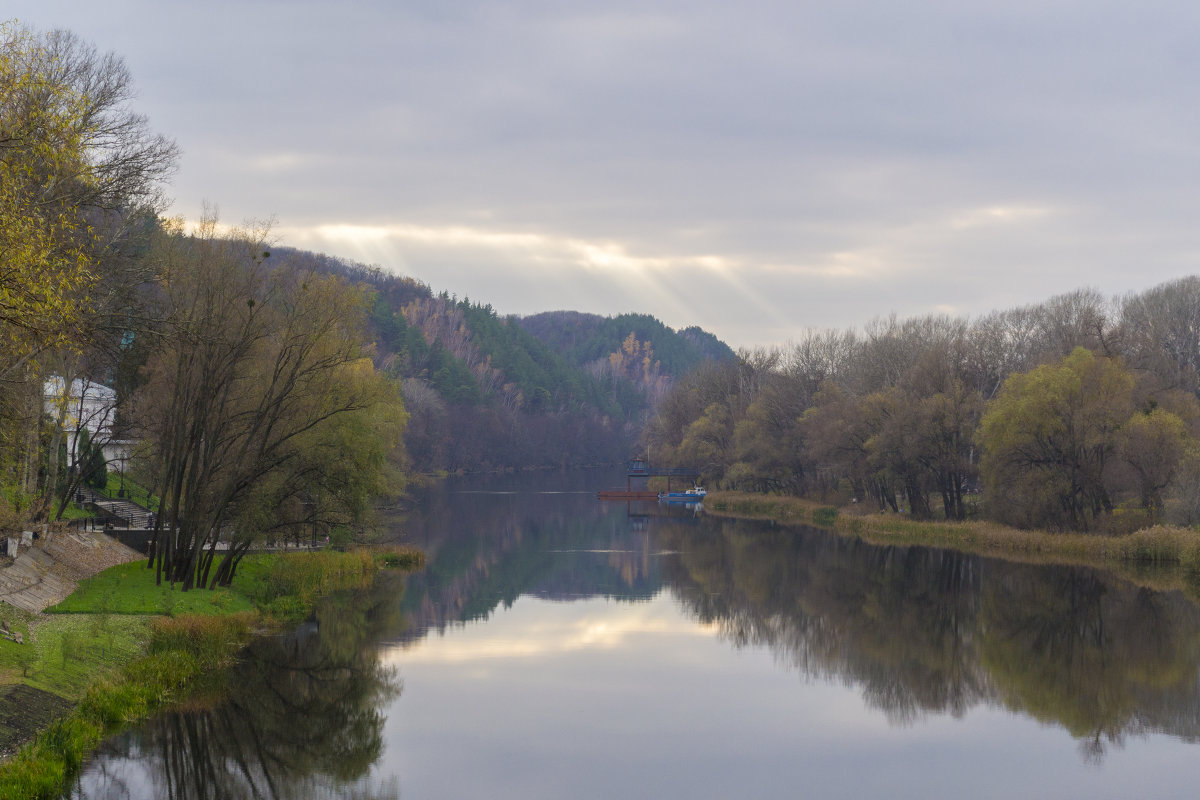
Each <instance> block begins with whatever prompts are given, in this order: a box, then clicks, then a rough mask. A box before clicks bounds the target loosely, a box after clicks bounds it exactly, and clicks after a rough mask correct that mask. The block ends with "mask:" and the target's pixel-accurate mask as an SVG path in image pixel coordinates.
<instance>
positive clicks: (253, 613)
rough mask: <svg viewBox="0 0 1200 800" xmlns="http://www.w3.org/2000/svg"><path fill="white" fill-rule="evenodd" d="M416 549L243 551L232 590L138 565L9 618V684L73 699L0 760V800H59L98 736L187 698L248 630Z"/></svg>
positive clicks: (298, 611)
mask: <svg viewBox="0 0 1200 800" xmlns="http://www.w3.org/2000/svg"><path fill="white" fill-rule="evenodd" d="M416 558H419V556H413V555H407V556H406V555H403V554H401V553H400V552H399V551H396V552H392V553H391V555H390V556H389V555H388V553H387V552H386V551H385V553H382V554H376V553H372V552H369V551H355V552H350V553H337V552H330V551H322V552H313V553H295V554H287V555H266V556H257V557H251V558H248V559H246V561H245V562H244V563H243V565H242V567H241V568H239V570H238V574H237V577H236V578H235V580H234V585H233V587H232V588H231V589H227V590H219V591H218V592H209V591H208V590H194V591H191V592H186V593H185V592H179V591H174V592H172V591H170V590H164V589H163V587H159V586H155V585H154V572H153V571H152V570H148V569H145V563H144V562H140V563H135V564H126V565H121V566H119V567H114V568H112V569H110V570H106V571H105V572H103V573H100V574H99V575H97V576H94V577H93V578H90V579H88V580H87V581H84V582H83V583H81V584H80V587H79V589H78V590H77V591H76V592H75V593H74V594H72V595H71V597H69V598H67V599H66V600H65V601H64V602H63V603H61V604H60V605H59V606H57V607H56V608H55V609H54V611H55V613H53V614H47V615H44V616H40V617H38V616H35V615H24V616H20V615H14V616H13V621H12V622H11V623H10V628H11V629H13V630H17V631H20V632H22V634H23V636H24V638H25V640H26V642H27V644H24V645H18V644H16V643H14V642H11V641H7V640H0V670H3V674H4V675H6V677H7V679H8V680H9V682H12V683H15V682H21V683H27V684H29V685H33V686H36V687H38V688H39V689H42V690H44V691H47V692H50V693H53V694H54V695H57V696H59V697H63V698H66V699H67V700H72V701H77V704H76V705H75V707H74V709H73V710H72V711H70V712H69V713H68V714H66V715H65V716H63V717H61V718H59V719H57V720H56V721H54V722H53V723H52V724H50V725H49V726H48V727H47V728H45V729H44V730H43V731H42V732H41V733H40V734H38V735H37V737H36V738H35V739H34V740H33V741H32V742H30V743H29V744H27V745H25V746H24V747H22V748H21V749H20V751H19V752H17V754H16V755H15V756H13V757H12V758H11V759H10V760H8V761H6V762H5V763H3V764H0V800H8V799H9V798H13V799H14V800H15V799H16V798H20V800H34V799H35V798H57V797H60V796H61V794H62V792H63V791H64V790H65V788H66V787H67V786H68V785H69V782H70V781H71V780H72V779H73V777H74V776H75V774H76V773H77V772H78V769H79V767H80V765H81V764H82V763H83V760H84V759H85V758H86V757H87V755H88V754H89V753H90V752H91V751H92V750H93V749H95V747H96V746H97V745H99V744H100V742H102V741H103V740H104V739H105V738H107V737H109V736H111V735H113V734H114V733H116V732H117V731H119V730H120V729H121V728H122V727H124V726H125V725H127V724H129V723H131V722H135V721H137V720H140V719H144V718H146V717H148V716H150V715H152V714H154V713H156V712H158V711H161V710H164V709H166V708H168V707H170V706H171V705H172V704H175V703H178V702H180V701H182V700H184V699H186V698H187V697H188V696H189V695H190V694H191V693H192V692H194V691H195V690H196V689H197V688H198V684H199V682H200V681H201V680H202V679H203V678H204V677H205V676H212V675H214V674H220V673H221V672H223V671H224V670H225V669H226V668H227V667H228V666H229V665H231V664H232V663H233V662H234V661H235V660H236V658H237V654H238V653H239V652H240V651H241V649H242V648H243V647H244V646H245V644H246V643H247V642H248V641H249V638H250V636H251V635H252V633H253V632H255V631H260V630H263V629H264V628H267V629H269V628H271V627H277V626H280V625H284V624H289V623H293V622H296V621H297V620H299V619H302V618H303V617H304V616H305V615H306V614H307V613H308V612H309V610H310V609H311V607H312V605H313V603H314V602H315V601H316V600H317V598H319V597H320V596H322V595H324V594H328V593H331V592H334V591H338V590H341V589H349V588H357V587H361V586H364V585H366V584H367V582H368V581H370V580H371V579H372V577H373V576H374V573H375V571H376V570H377V569H379V568H380V566H387V565H388V563H387V562H388V560H402V561H405V562H409V561H411V560H413V559H416ZM68 612H69V613H68ZM22 659H23V660H24V662H28V663H26V666H25V669H24V672H23V673H22V672H21V668H22ZM59 662H61V666H60V664H59ZM31 670H32V672H33V674H32V675H31V674H30V672H31ZM97 676H100V677H99V679H97Z"/></svg>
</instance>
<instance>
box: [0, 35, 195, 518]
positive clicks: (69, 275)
mask: <svg viewBox="0 0 1200 800" xmlns="http://www.w3.org/2000/svg"><path fill="white" fill-rule="evenodd" d="M132 95H133V88H132V80H131V77H130V74H129V71H128V70H127V69H126V67H125V65H124V63H123V62H122V61H121V59H120V58H119V57H117V56H115V55H113V54H111V53H108V54H104V53H100V52H98V51H97V50H96V48H95V47H93V46H91V45H89V44H87V43H85V42H83V41H82V40H80V39H79V38H78V37H77V36H75V35H74V34H72V33H70V32H68V31H61V30H59V31H51V32H49V33H35V32H33V31H30V30H28V29H25V28H22V27H19V26H17V25H16V24H15V23H4V24H0V387H2V388H3V391H0V472H2V474H0V482H2V483H5V484H9V485H15V486H17V487H20V488H21V489H24V490H26V491H33V490H35V489H37V490H39V491H40V493H41V500H40V503H39V504H38V505H39V507H40V509H41V511H40V512H39V513H44V511H45V509H47V508H48V507H49V501H50V499H51V495H52V493H53V491H54V488H55V486H56V485H57V483H58V482H57V481H56V480H55V479H54V477H53V476H56V475H58V474H59V473H60V471H61V470H62V468H63V465H60V464H58V463H57V458H58V454H59V453H60V452H62V450H63V449H64V448H63V444H64V441H63V433H64V432H63V430H62V428H61V425H57V424H55V422H54V421H53V420H52V421H51V425H50V428H51V430H50V431H49V436H50V439H51V441H50V443H49V445H48V446H45V447H43V446H42V444H41V443H40V442H39V427H40V420H41V405H42V391H41V388H42V380H43V378H45V377H47V376H48V375H50V374H59V375H60V376H61V377H63V378H65V380H66V382H67V383H70V382H71V381H72V380H73V379H74V378H76V377H85V378H86V377H89V376H88V374H87V372H88V371H89V369H90V371H91V372H96V373H103V372H105V371H106V369H107V368H109V367H111V366H112V363H111V360H110V361H108V362H106V363H99V362H100V361H101V360H102V359H97V358H95V357H92V358H91V359H90V360H91V362H92V363H91V365H90V368H89V366H88V365H87V364H86V363H85V360H86V359H85V356H86V355H87V354H88V353H89V351H92V352H99V349H100V348H98V347H97V345H98V343H100V342H101V341H102V340H104V339H105V338H107V339H109V340H111V341H116V340H119V339H120V338H121V335H122V331H121V330H120V328H121V327H122V326H123V325H125V324H127V319H128V316H129V315H128V314H127V313H126V312H127V311H128V308H129V305H128V304H129V301H130V298H131V296H132V295H133V294H134V293H136V291H137V287H138V286H139V285H140V283H142V281H143V280H144V273H143V272H141V271H140V267H139V268H134V269H133V270H132V271H130V270H129V269H128V268H129V267H130V266H131V265H132V264H133V263H134V261H136V259H135V258H132V257H131V251H132V250H133V249H134V248H133V247H131V245H130V243H131V240H132V239H133V238H134V237H133V236H132V233H133V232H134V231H135V230H137V231H141V230H144V229H145V225H146V221H147V219H150V218H152V217H153V214H154V213H155V211H157V210H158V209H159V208H160V207H161V194H160V192H161V186H162V181H163V180H164V179H165V178H166V177H167V176H168V175H169V174H170V172H171V171H172V169H173V168H174V164H175V159H176V156H177V149H176V147H175V145H174V143H173V142H171V141H170V140H168V139H166V138H165V137H163V136H161V135H158V134H155V133H154V132H153V131H151V130H150V127H149V125H148V123H147V120H146V119H145V118H144V117H143V116H141V115H138V114H136V113H135V112H134V111H132V110H131V108H130V105H129V101H130V100H131V98H132ZM112 354H113V353H112V351H109V353H108V355H110V356H111V355H112ZM66 449H67V450H75V449H78V442H70V443H69V446H68V447H67V448H66ZM43 461H44V463H42V462H43ZM39 473H40V474H41V476H42V480H41V482H40V485H38V481H37V476H38V474H39ZM60 500H61V498H60Z"/></svg>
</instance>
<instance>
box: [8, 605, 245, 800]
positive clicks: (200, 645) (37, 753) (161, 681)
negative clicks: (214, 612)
mask: <svg viewBox="0 0 1200 800" xmlns="http://www.w3.org/2000/svg"><path fill="white" fill-rule="evenodd" d="M253 621H254V615H253V614H250V613H243V614H234V615H231V616H227V617H213V616H187V617H179V618H177V619H170V618H163V617H157V618H154V619H153V621H150V622H148V623H147V628H148V630H149V634H150V635H149V642H148V646H147V648H146V650H147V652H146V654H145V655H143V656H142V657H141V658H138V659H136V660H133V661H130V662H129V663H127V664H125V665H124V667H123V668H122V669H121V670H120V672H119V673H114V674H111V675H110V677H106V678H103V679H101V680H98V681H96V682H94V683H92V684H91V685H90V686H89V687H88V689H87V691H86V692H84V693H83V696H82V699H81V700H80V702H79V705H77V706H76V707H75V710H74V711H72V712H71V713H69V714H68V715H66V716H65V717H62V718H61V719H59V720H57V721H56V722H54V723H52V724H51V725H50V726H49V727H48V728H46V729H45V730H44V731H42V733H41V734H39V735H38V737H37V738H36V739H35V740H34V741H32V742H31V743H29V744H28V745H26V746H25V747H23V748H21V750H20V751H19V752H18V753H17V754H16V755H15V756H14V757H13V758H12V759H11V760H9V761H7V762H5V763H4V764H0V800H10V799H11V800H18V799H19V800H42V799H43V798H44V799H45V800H51V799H52V798H58V797H61V796H62V795H63V793H64V791H65V790H66V789H67V788H68V787H69V785H70V782H71V780H72V778H73V777H74V775H75V774H76V773H77V772H78V770H79V768H80V765H81V764H82V763H83V760H84V758H86V756H87V754H88V753H90V752H91V751H92V750H93V749H94V748H95V747H96V746H97V745H98V744H99V743H100V742H102V741H103V740H104V739H105V737H107V736H110V735H112V734H113V733H115V732H117V731H118V730H120V729H121V728H122V727H123V726H124V725H127V724H128V723H130V722H133V721H135V720H139V719H144V718H145V717H147V716H149V715H150V714H152V713H154V712H156V711H159V710H161V709H164V708H167V707H169V706H170V705H171V704H172V703H174V702H177V701H179V700H182V699H183V698H184V697H186V695H187V692H188V687H189V686H190V685H192V684H193V683H194V682H195V681H197V680H198V679H201V678H203V677H204V676H206V675H207V676H212V675H214V674H219V673H220V671H222V670H223V669H224V668H225V667H227V666H228V665H229V664H231V663H232V661H233V659H234V657H235V656H236V654H237V652H238V651H239V650H240V649H241V648H242V647H243V646H245V644H246V642H247V641H248V640H249V637H250V631H251V629H252V623H253Z"/></svg>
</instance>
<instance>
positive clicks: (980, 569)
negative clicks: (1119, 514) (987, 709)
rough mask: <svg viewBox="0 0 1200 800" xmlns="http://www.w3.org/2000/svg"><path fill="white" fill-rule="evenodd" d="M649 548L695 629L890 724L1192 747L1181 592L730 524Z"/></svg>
mask: <svg viewBox="0 0 1200 800" xmlns="http://www.w3.org/2000/svg"><path fill="white" fill-rule="evenodd" d="M659 535H660V538H659V546H661V547H664V548H673V549H677V550H679V551H680V553H681V555H680V558H679V560H678V561H676V562H674V563H673V564H672V565H671V566H670V567H669V568H668V569H667V570H666V571H665V575H664V577H665V579H666V581H667V582H668V584H669V585H671V587H672V589H673V590H674V592H675V593H676V594H677V595H678V596H679V597H680V598H681V599H682V601H683V603H684V605H685V606H686V607H687V608H689V610H690V611H691V612H692V613H693V614H695V615H696V616H697V617H698V618H699V619H700V620H701V621H703V622H706V623H715V624H717V625H718V626H719V628H720V630H721V631H722V634H723V636H725V638H727V639H728V640H729V641H730V642H732V643H733V644H734V645H735V646H737V647H741V646H745V645H756V646H766V647H769V648H770V649H771V650H772V652H773V653H774V654H775V656H776V658H777V659H778V660H779V662H780V663H782V664H785V665H787V666H789V667H791V668H793V669H796V670H798V671H799V672H801V673H802V674H805V675H809V676H814V677H822V678H830V679H834V680H839V681H842V682H845V683H847V684H852V685H857V686H859V687H860V688H861V691H862V694H863V697H864V699H865V700H866V702H867V703H868V704H870V705H872V706H874V707H877V708H879V709H881V710H882V711H883V712H884V713H885V714H886V715H887V716H888V719H889V720H890V721H891V722H893V723H894V724H909V723H911V722H913V721H915V720H917V719H919V718H921V717H922V716H924V715H926V714H929V713H938V714H951V715H953V716H961V715H962V714H964V713H965V712H966V711H968V710H969V709H970V708H972V707H973V706H976V705H987V706H993V707H1002V708H1007V709H1010V710H1013V711H1017V712H1020V713H1023V714H1027V715H1029V716H1032V717H1034V718H1035V719H1038V720H1041V721H1043V722H1049V723H1054V724H1057V725H1061V726H1063V727H1064V728H1066V729H1067V730H1068V731H1069V732H1070V733H1071V734H1072V735H1073V736H1075V737H1076V738H1077V739H1078V740H1079V741H1080V747H1081V751H1082V753H1083V755H1084V757H1085V758H1087V759H1089V760H1099V759H1101V758H1102V757H1103V755H1104V752H1105V749H1106V747H1107V746H1109V745H1120V744H1121V743H1122V742H1123V741H1124V739H1125V737H1127V736H1130V735H1144V734H1148V733H1155V732H1157V733H1165V734H1168V735H1171V736H1175V737H1177V738H1181V739H1184V740H1187V741H1197V740H1200V682H1198V676H1200V610H1198V609H1197V607H1196V604H1195V603H1193V602H1192V601H1191V600H1189V599H1188V598H1187V597H1185V596H1184V595H1183V594H1182V593H1180V592H1156V591H1152V590H1149V589H1146V588H1143V587H1139V586H1136V585H1133V584H1131V583H1128V582H1126V581H1123V580H1121V579H1118V578H1115V577H1113V576H1111V575H1107V574H1105V573H1102V572H1098V571H1096V570H1090V569H1082V568H1074V567H1063V566H1030V565H1026V564H1014V563H1007V562H1003V561H993V560H988V559H981V558H979V557H976V556H968V555H963V554H960V553H954V552H949V551H944V550H933V549H927V548H917V547H876V546H872V545H868V544H865V543H863V542H861V541H859V540H853V539H846V538H841V537H837V536H832V535H829V534H825V533H823V532H820V531H800V530H776V531H770V530H764V529H763V528H762V527H761V526H756V525H751V524H747V523H738V522H730V521H723V522H722V523H721V524H720V525H716V526H713V527H711V528H709V529H706V531H704V533H703V534H700V533H698V532H697V531H695V530H694V529H683V528H672V527H671V526H661V527H660V531H659Z"/></svg>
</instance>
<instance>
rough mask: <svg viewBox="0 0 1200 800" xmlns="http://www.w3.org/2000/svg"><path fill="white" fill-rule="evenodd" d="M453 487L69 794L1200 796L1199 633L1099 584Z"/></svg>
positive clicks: (583, 483) (552, 483) (526, 493)
mask: <svg viewBox="0 0 1200 800" xmlns="http://www.w3.org/2000/svg"><path fill="white" fill-rule="evenodd" d="M623 483H624V479H623V477H621V476H619V475H612V474H606V473H596V472H575V473H565V474H537V475H522V476H499V477H488V478H465V479H453V480H449V481H446V482H444V483H442V484H441V485H439V486H437V487H435V488H433V489H431V490H429V491H427V492H425V493H424V494H423V495H422V496H421V498H420V500H419V503H418V505H417V507H416V508H415V509H414V510H413V511H412V512H411V513H409V514H407V515H405V516H404V517H402V518H401V517H397V518H396V519H393V520H390V521H389V523H390V528H389V529H390V530H391V531H392V535H393V536H394V537H395V538H397V539H398V540H403V541H406V542H410V543H412V544H415V545H417V546H420V547H422V548H424V549H425V550H426V552H427V554H428V565H427V567H426V568H425V569H424V570H423V571H422V572H420V573H417V574H414V575H410V576H408V577H407V578H400V577H398V576H395V575H389V576H385V577H384V578H382V579H381V580H379V581H377V582H376V584H375V586H374V587H373V588H372V590H371V591H368V592H362V593H356V594H352V595H345V596H338V597H334V598H330V599H329V601H328V602H326V603H324V604H323V605H322V606H321V608H320V609H319V610H318V612H317V614H316V615H315V617H314V619H313V620H312V621H310V622H309V623H308V624H306V625H305V626H303V627H302V628H300V629H299V630H297V631H295V632H293V633H291V634H289V635H288V636H282V637H273V638H270V639H264V640H262V641H260V642H258V643H256V644H255V645H254V647H252V648H251V650H250V652H249V653H248V654H247V658H246V660H245V664H244V665H243V667H242V668H241V669H240V670H238V671H237V672H236V673H235V674H234V675H232V676H230V677H229V679H228V680H226V681H224V682H222V685H221V686H220V687H219V688H215V689H214V690H213V692H212V695H213V696H214V697H218V696H219V697H220V698H221V701H220V702H215V701H211V700H206V699H205V698H203V697H202V698H199V699H198V700H197V701H196V702H195V703H193V704H191V707H190V708H189V709H185V710H182V711H180V712H177V713H171V714H166V715H163V716H162V717H159V718H156V719H154V720H151V721H150V722H148V723H146V724H144V725H141V726H139V727H137V728H135V729H133V730H130V731H129V732H127V733H125V734H123V735H121V736H119V737H116V738H115V739H113V740H111V741H109V742H108V743H106V744H105V745H104V746H103V748H102V749H101V750H100V752H99V753H97V755H96V757H95V758H93V759H92V761H91V762H90V763H89V764H88V765H87V766H86V767H85V769H84V771H83V773H82V775H81V776H80V778H79V780H78V782H77V785H76V787H75V790H74V791H73V792H72V794H71V795H70V796H71V797H74V798H88V799H89V800H101V799H103V800H116V799H117V798H125V799H128V800H140V799H141V798H160V797H174V798H180V800H184V799H185V798H186V799H189V800H190V799H192V798H195V799H196V800H199V799H200V798H252V797H264V798H281V799H282V798H357V799H359V800H368V799H370V800H374V799H376V798H378V799H379V800H384V799H385V798H387V799H389V800H390V798H398V797H405V798H419V799H425V798H483V797H486V798H492V799H497V798H500V799H503V798H520V799H521V800H530V799H531V798H605V799H606V800H608V799H610V798H656V799H665V800H671V799H673V798H689V800H695V799H696V798H729V797H794V796H803V797H811V798H873V797H887V798H930V797H978V798H986V797H997V798H1001V797H1002V798H1009V797H1022V798H1041V797H1045V798H1062V797H1088V798H1106V797H1111V798H1127V797H1154V798H1171V797H1180V798H1182V797H1194V796H1196V793H1197V787H1200V746H1198V745H1200V609H1198V608H1197V606H1196V604H1195V603H1194V602H1192V601H1191V600H1190V599H1189V598H1188V597H1186V596H1185V595H1184V594H1182V593H1181V592H1177V591H1168V592H1159V591H1152V590H1150V589H1146V588H1141V587H1139V586H1136V585H1133V584H1131V583H1128V582H1126V581H1123V580H1120V579H1117V578H1114V577H1112V576H1110V575H1107V574H1105V573H1102V572H1098V571H1095V570H1090V569H1076V568H1068V567H1062V566H1028V565H1020V564H1012V563H1007V562H1002V561H994V560H988V559H983V558H979V557H975V556H966V555H961V554H956V553H951V552H947V551H941V550H931V549H924V548H895V547H893V548H881V547H874V546H870V545H867V544H864V543H862V542H860V541H856V540H851V539H846V538H841V537H837V536H834V535H831V534H828V533H825V532H822V531H819V530H815V529H794V528H790V529H784V528H779V527H773V526H771V525H770V524H768V523H751V522H742V521H730V520H720V519H715V518H712V517H705V516H704V515H703V513H701V512H697V511H695V510H693V509H689V508H684V507H666V506H660V505H659V504H657V503H649V504H636V503H635V504H625V503H611V502H610V503H604V502H600V501H597V500H596V499H595V491H596V489H598V488H605V487H609V486H617V485H622V484H623Z"/></svg>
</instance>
